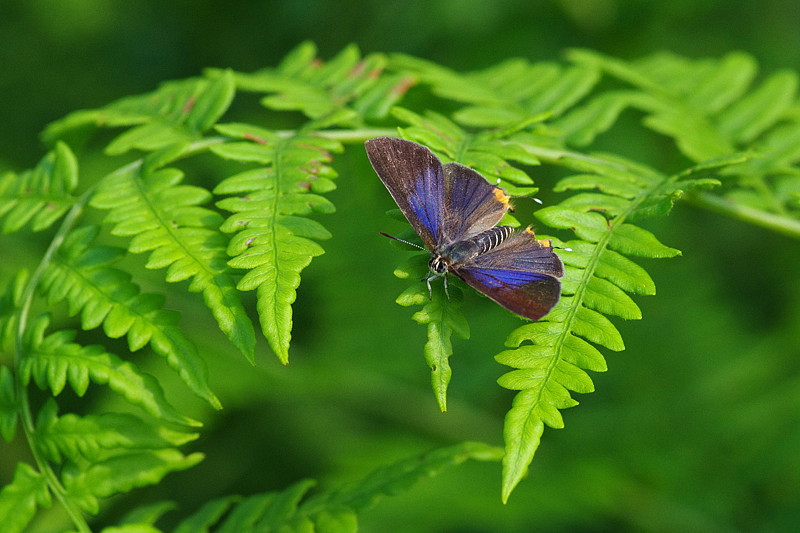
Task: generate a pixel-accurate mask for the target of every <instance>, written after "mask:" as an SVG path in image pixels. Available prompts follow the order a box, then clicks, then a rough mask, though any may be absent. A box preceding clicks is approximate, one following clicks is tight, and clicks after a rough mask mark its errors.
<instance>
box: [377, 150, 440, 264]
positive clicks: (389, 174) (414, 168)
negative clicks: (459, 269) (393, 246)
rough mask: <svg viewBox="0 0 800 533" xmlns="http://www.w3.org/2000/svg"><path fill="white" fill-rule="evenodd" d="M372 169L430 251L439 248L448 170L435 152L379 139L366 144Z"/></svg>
mask: <svg viewBox="0 0 800 533" xmlns="http://www.w3.org/2000/svg"><path fill="white" fill-rule="evenodd" d="M365 146H366V149H367V157H369V161H370V163H372V168H374V169H375V172H376V173H377V174H378V177H379V178H380V179H381V181H382V182H383V184H384V185H385V186H386V188H387V189H388V190H389V194H391V195H392V198H394V201H395V202H396V203H397V207H399V208H400V210H401V211H402V212H403V214H404V215H405V217H406V218H407V219H408V221H409V223H411V226H412V227H413V228H414V231H416V232H417V235H419V236H420V238H421V239H422V242H423V243H425V246H427V247H428V249H429V250H430V251H434V250H436V249H437V248H438V247H439V243H440V242H441V232H442V214H443V206H444V194H445V193H444V169H443V168H442V163H441V161H439V159H438V158H437V157H436V156H435V155H433V152H431V151H430V150H428V149H427V148H425V147H424V146H422V145H420V144H417V143H414V142H411V141H405V140H403V139H393V138H390V137H378V138H375V139H370V140H369V141H367V142H366V143H365Z"/></svg>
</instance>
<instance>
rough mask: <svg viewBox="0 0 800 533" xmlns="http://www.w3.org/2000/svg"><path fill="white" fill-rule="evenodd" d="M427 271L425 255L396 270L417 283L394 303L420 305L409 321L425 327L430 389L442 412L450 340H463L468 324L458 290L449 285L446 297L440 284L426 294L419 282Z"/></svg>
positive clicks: (450, 349)
mask: <svg viewBox="0 0 800 533" xmlns="http://www.w3.org/2000/svg"><path fill="white" fill-rule="evenodd" d="M427 268H428V256H426V255H424V254H417V255H415V256H414V257H412V258H411V259H410V260H409V262H408V264H407V265H406V266H404V267H399V268H397V269H396V270H395V271H394V275H395V276H397V277H398V278H400V279H413V280H415V281H416V283H415V284H414V285H412V286H410V287H409V288H408V289H406V290H405V291H403V293H402V294H401V295H400V296H398V297H397V300H396V301H397V303H398V304H400V305H402V306H404V307H409V306H412V305H420V306H422V309H420V310H419V311H417V312H416V313H414V315H413V316H412V317H411V319H412V320H414V321H415V322H417V323H418V324H421V325H423V326H426V328H427V333H428V340H427V342H425V349H424V352H425V362H426V363H427V364H428V368H430V369H431V386H432V388H433V393H434V395H435V396H436V403H437V404H438V405H439V409H440V410H441V411H442V412H445V411H447V386H448V385H449V384H450V378H451V377H452V375H453V371H452V369H451V368H450V356H451V355H453V345H452V342H451V341H450V339H451V338H452V336H453V334H455V335H458V336H459V337H461V338H462V339H468V338H469V324H468V323H467V320H466V318H465V317H464V315H463V314H462V313H461V310H460V307H461V302H462V300H463V294H462V292H461V289H459V288H458V287H456V286H455V283H451V284H450V285H449V288H448V292H449V297H448V296H446V295H445V294H444V288H443V285H439V286H438V287H437V288H436V290H435V291H433V293H432V294H430V295H429V294H428V291H427V290H426V288H425V285H424V284H423V283H420V282H419V281H418V280H420V279H422V278H423V277H424V276H425V273H426V272H427Z"/></svg>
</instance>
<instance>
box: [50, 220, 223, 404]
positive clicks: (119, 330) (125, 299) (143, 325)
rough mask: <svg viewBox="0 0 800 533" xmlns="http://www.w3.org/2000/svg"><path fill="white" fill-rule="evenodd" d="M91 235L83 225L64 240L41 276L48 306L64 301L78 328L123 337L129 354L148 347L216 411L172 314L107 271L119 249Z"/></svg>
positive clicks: (202, 371)
mask: <svg viewBox="0 0 800 533" xmlns="http://www.w3.org/2000/svg"><path fill="white" fill-rule="evenodd" d="M97 232H98V228H97V227H95V226H88V227H85V228H81V229H77V230H75V231H73V232H72V233H71V234H70V235H69V236H68V237H67V238H66V239H65V241H64V244H63V246H62V247H61V249H60V250H59V253H58V254H56V255H55V257H54V258H53V261H52V262H51V263H50V264H49V265H48V267H47V268H46V269H45V271H44V272H43V274H42V278H41V287H42V290H43V291H44V292H45V293H46V294H47V297H48V302H49V303H50V304H51V305H54V304H56V303H58V302H61V301H64V300H66V301H67V303H68V305H69V313H70V315H76V314H78V313H80V314H81V325H82V327H83V328H84V329H92V328H96V327H99V326H100V325H101V324H102V325H103V329H104V331H105V333H106V335H108V336H109V337H111V338H117V337H122V336H124V335H127V339H128V346H129V347H130V349H131V351H136V350H139V349H140V348H142V347H143V346H145V345H146V344H147V343H148V342H149V343H150V346H151V348H152V349H153V351H154V352H155V353H157V354H158V355H160V356H162V357H164V358H165V359H166V361H167V363H168V364H169V366H170V367H171V368H173V369H174V370H175V371H176V372H178V373H179V375H180V376H181V378H182V379H183V381H184V383H186V385H187V386H188V387H189V388H190V389H191V390H192V391H194V392H195V394H197V395H198V396H199V397H201V398H203V399H205V400H206V401H208V402H209V404H211V405H212V406H214V407H215V408H219V407H220V403H219V400H218V399H217V397H216V396H215V395H214V393H213V392H212V391H211V389H210V388H209V387H208V377H207V370H206V366H205V363H204V361H203V360H202V359H201V358H200V356H199V355H198V354H197V348H196V347H195V346H194V345H193V344H192V343H191V342H190V341H189V340H188V339H187V338H186V337H185V336H184V334H183V332H182V331H181V330H180V328H178V327H177V326H176V324H177V322H178V315H177V313H174V312H169V311H167V310H165V309H162V305H163V303H164V297H163V296H161V295H158V294H141V293H140V291H139V287H138V286H137V285H135V284H134V283H131V281H130V275H129V274H127V273H126V272H123V271H121V270H118V269H116V268H113V267H112V266H111V265H112V264H113V263H115V262H117V261H118V260H119V259H120V258H121V257H122V255H123V254H124V250H122V249H120V248H115V247H110V246H97V245H94V244H93V241H94V238H95V236H96V235H97Z"/></svg>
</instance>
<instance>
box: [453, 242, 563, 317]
mask: <svg viewBox="0 0 800 533" xmlns="http://www.w3.org/2000/svg"><path fill="white" fill-rule="evenodd" d="M453 273H454V274H455V275H457V276H458V277H460V278H461V279H463V280H464V281H466V282H467V283H468V284H469V285H471V286H472V287H473V288H475V289H476V290H478V291H480V292H482V293H483V294H485V295H486V296H488V297H489V298H491V299H492V300H494V301H495V302H497V303H499V304H500V305H502V306H503V307H505V308H506V309H508V310H510V311H512V312H514V313H516V314H518V315H520V316H524V317H526V318H530V319H531V320H539V319H540V318H542V317H543V316H544V315H546V314H547V313H548V312H549V311H550V309H552V308H553V306H554V305H555V304H556V303H557V302H558V299H559V297H560V296H561V282H560V281H559V280H558V278H560V277H561V276H563V275H564V266H563V264H562V263H561V259H559V258H558V256H557V255H556V254H555V253H554V252H553V249H552V247H551V246H550V245H549V243H547V242H540V241H537V240H536V237H535V236H534V234H533V232H531V231H529V230H525V231H522V232H519V233H515V234H514V235H512V236H511V237H509V238H508V239H506V240H505V241H504V242H502V243H500V245H498V246H496V247H495V248H493V249H491V250H489V251H488V252H486V253H484V254H481V255H479V256H477V257H476V258H474V259H473V260H471V261H470V262H467V263H462V264H458V265H454V266H453Z"/></svg>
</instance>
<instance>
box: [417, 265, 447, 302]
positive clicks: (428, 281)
mask: <svg viewBox="0 0 800 533" xmlns="http://www.w3.org/2000/svg"><path fill="white" fill-rule="evenodd" d="M436 278H444V294H445V296H447V299H448V300H449V299H450V292H449V291H448V290H447V273H439V272H434V273H433V274H431V275H430V276H428V277H427V278H422V279H421V280H420V281H424V282H425V285H426V286H427V287H428V299H429V300H432V299H433V288H431V280H432V279H436Z"/></svg>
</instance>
